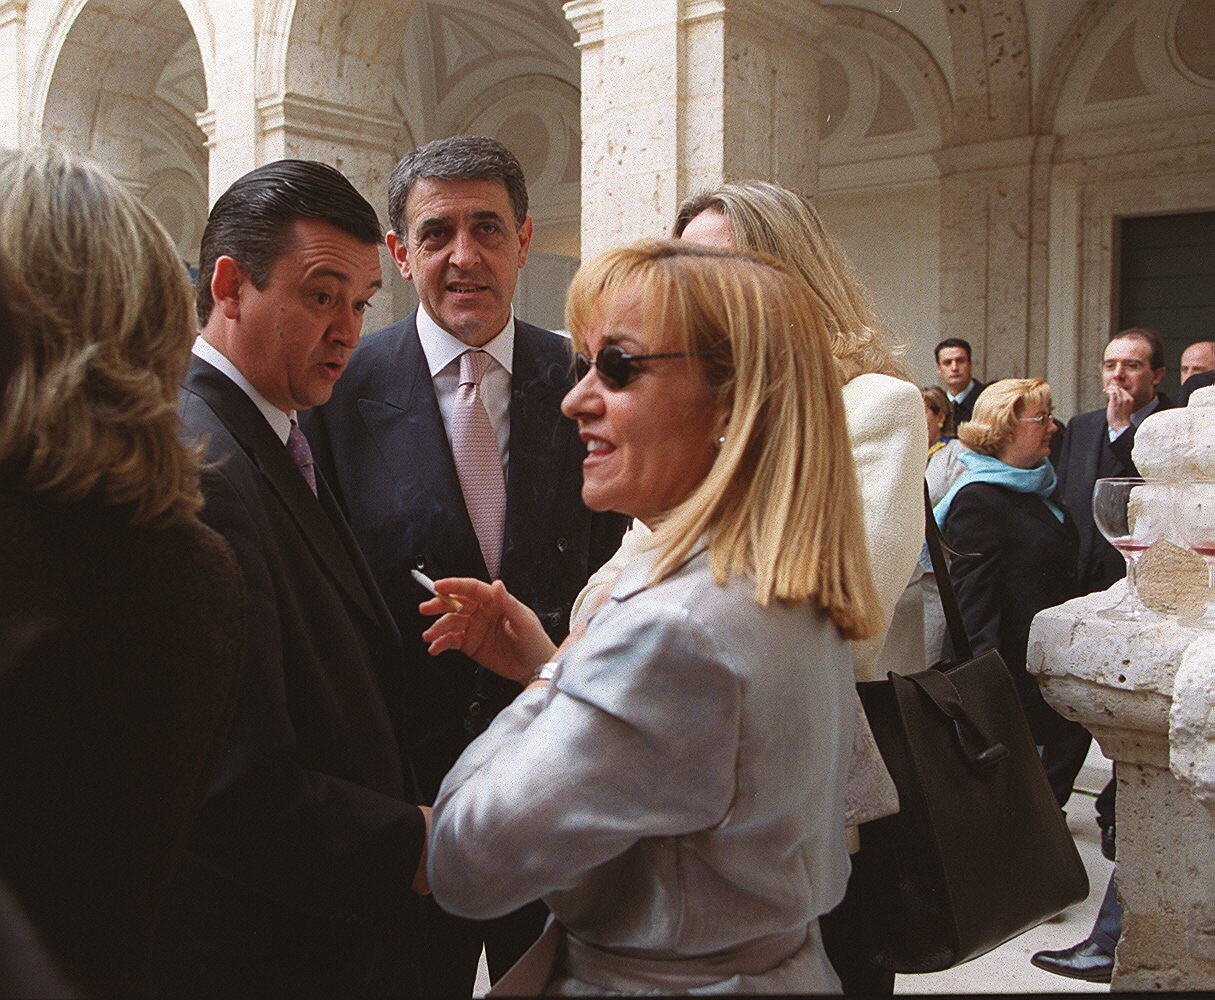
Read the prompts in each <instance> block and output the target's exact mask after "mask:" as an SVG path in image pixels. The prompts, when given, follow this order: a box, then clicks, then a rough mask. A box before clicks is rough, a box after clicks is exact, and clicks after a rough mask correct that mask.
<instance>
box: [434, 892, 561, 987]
mask: <svg viewBox="0 0 1215 1000" xmlns="http://www.w3.org/2000/svg"><path fill="white" fill-rule="evenodd" d="M547 919H548V908H547V907H546V906H545V905H544V904H543V903H541V902H539V901H537V902H535V903H528V904H527V906H524V907H521V908H520V909H518V910H515V911H514V912H513V913H508V914H506V916H503V917H495V918H494V919H493V920H466V919H464V918H463V917H456V916H452V914H450V913H448V912H446V911H445V910H444V909H443V908H442V907H441V906H439V904H438V903H436V902H435V901H434V897H433V896H427V897H426V898H425V900H424V902H423V906H422V936H423V940H424V942H425V948H424V950H423V954H422V964H423V970H424V973H425V977H426V983H427V986H428V990H427V996H429V997H443V998H451V1000H456V998H458V1000H468V998H469V997H471V996H472V993H473V987H474V986H475V985H476V982H477V964H478V963H479V962H480V960H481V949H482V947H484V948H485V957H486V961H487V962H488V964H489V978H490V981H491V982H497V980H499V979H500V978H501V977H502V975H503V973H505V972H506V970H507V969H509V968H510V967H511V966H512V965H514V964H515V963H516V962H517V961H519V959H520V958H522V957H523V953H524V952H525V951H527V949H528V948H530V947H531V946H532V944H533V943H535V940H536V938H538V937H539V936H540V932H541V931H542V930H544V922H545V921H546V920H547Z"/></svg>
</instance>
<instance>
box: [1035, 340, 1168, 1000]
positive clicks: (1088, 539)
mask: <svg viewBox="0 0 1215 1000" xmlns="http://www.w3.org/2000/svg"><path fill="white" fill-rule="evenodd" d="M1164 367H1165V366H1164V343H1163V342H1162V341H1161V339H1160V335H1159V334H1158V333H1156V331H1155V330H1151V329H1148V328H1147V327H1131V328H1130V329H1127V330H1121V331H1119V332H1118V333H1115V334H1114V335H1113V336H1111V337H1110V339H1109V342H1108V343H1107V344H1106V345H1105V354H1104V356H1103V358H1102V361H1101V375H1102V379H1103V380H1104V383H1105V396H1106V405H1105V406H1104V407H1103V408H1102V409H1099V410H1090V411H1089V412H1087V413H1081V414H1080V415H1079V416H1077V417H1074V418H1072V420H1071V421H1069V423H1068V425H1067V433H1066V435H1065V436H1064V439H1063V447H1062V449H1061V450H1060V455H1059V468H1058V470H1057V471H1058V475H1059V487H1060V493H1061V495H1062V497H1063V502H1064V503H1065V504H1066V506H1067V508H1068V511H1069V512H1070V513H1071V515H1072V517H1073V518H1074V519H1075V521H1076V526H1077V527H1078V529H1079V532H1080V556H1079V565H1078V570H1077V577H1078V580H1079V583H1080V587H1081V592H1082V593H1086V594H1088V593H1094V592H1096V591H1099V590H1106V589H1107V588H1109V587H1111V586H1112V585H1113V584H1114V583H1115V582H1116V581H1118V580H1120V579H1122V577H1123V576H1124V575H1125V574H1126V561H1125V559H1123V557H1122V555H1121V553H1119V552H1118V550H1117V549H1115V548H1114V547H1113V546H1112V545H1110V543H1109V542H1107V541H1106V540H1105V536H1104V535H1102V534H1101V532H1100V530H1099V529H1098V528H1097V525H1096V523H1095V522H1094V521H1093V486H1094V484H1095V483H1096V481H1097V480H1098V479H1106V478H1109V477H1111V476H1137V475H1139V471H1138V470H1137V469H1136V468H1135V463H1134V462H1133V461H1131V449H1132V448H1134V446H1135V431H1136V430H1137V429H1138V427H1139V425H1140V424H1141V423H1143V421H1144V420H1145V419H1146V418H1147V417H1148V416H1150V415H1151V414H1152V413H1155V412H1156V411H1157V410H1161V409H1167V408H1169V407H1170V406H1172V403H1171V402H1170V401H1169V399H1168V397H1167V396H1164V395H1163V394H1161V393H1158V392H1157V391H1156V387H1157V386H1158V385H1159V384H1160V380H1161V379H1162V378H1164ZM1089 742H1090V738H1089V737H1088V735H1087V733H1086V734H1085V736H1084V738H1083V739H1081V740H1077V741H1076V743H1075V745H1074V746H1070V747H1064V748H1061V749H1060V750H1059V751H1057V752H1055V753H1053V754H1052V753H1044V754H1043V760H1042V763H1043V765H1044V766H1045V767H1046V770H1047V773H1048V774H1051V775H1052V776H1054V775H1068V776H1069V777H1068V781H1072V780H1074V779H1075V776H1076V775H1077V774H1078V773H1079V772H1080V768H1081V767H1082V766H1083V765H1084V758H1085V756H1086V755H1087V753H1088V747H1089ZM1114 788H1115V786H1114V783H1113V781H1112V780H1111V781H1110V782H1109V784H1107V785H1106V787H1105V789H1104V790H1103V791H1102V792H1101V794H1100V795H1099V796H1098V797H1097V822H1098V824H1099V825H1100V826H1101V828H1102V838H1101V839H1102V850H1103V851H1104V852H1105V853H1106V856H1107V857H1109V858H1110V860H1113V853H1114V850H1113V830H1114V798H1115V796H1114ZM1121 928H1122V909H1121V907H1120V906H1119V905H1118V898H1117V895H1116V893H1115V889H1114V877H1113V875H1111V876H1110V882H1109V885H1108V886H1107V887H1106V892H1105V897H1104V898H1103V899H1102V902H1101V907H1100V909H1099V911H1098V913H1097V919H1096V922H1095V923H1094V924H1093V928H1092V930H1091V931H1090V932H1089V935H1088V937H1086V938H1085V939H1084V940H1083V941H1080V942H1079V943H1078V944H1075V945H1072V946H1071V947H1070V948H1063V949H1060V950H1057V951H1040V952H1037V953H1036V954H1034V955H1033V956H1032V957H1031V959H1030V961H1031V962H1033V964H1034V965H1036V966H1037V967H1038V968H1040V969H1045V970H1046V971H1048V972H1054V973H1056V974H1058V975H1061V976H1067V977H1068V978H1071V979H1082V980H1086V981H1089V982H1103V983H1108V982H1109V981H1110V980H1111V979H1112V978H1113V972H1114V948H1115V946H1116V945H1117V943H1118V937H1119V935H1120V933H1121Z"/></svg>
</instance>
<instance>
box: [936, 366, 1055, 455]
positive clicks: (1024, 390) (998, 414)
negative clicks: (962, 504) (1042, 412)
mask: <svg viewBox="0 0 1215 1000" xmlns="http://www.w3.org/2000/svg"><path fill="white" fill-rule="evenodd" d="M1038 408H1044V409H1047V410H1049V409H1050V385H1049V384H1048V383H1047V382H1046V381H1045V380H1044V379H1040V378H1005V379H1000V381H999V382H992V383H991V385H989V386H987V388H985V389H984V390H983V391H982V392H981V393H980V394H979V398H978V399H976V400H975V407H974V410H973V411H972V413H971V417H970V419H969V420H968V421H966V423H964V424H962V426H961V427H959V428H958V438H959V439H960V440H961V442H962V443H963V444H964V445H966V447H967V448H969V449H970V450H971V451H977V452H978V453H979V454H980V455H994V454H995V453H996V452H997V451H999V450H1000V444H1001V443H1002V442H1003V441H1004V440H1005V439H1006V438H1007V437H1008V436H1009V435H1010V434H1011V433H1012V432H1013V431H1014V430H1016V429H1017V418H1018V417H1020V416H1021V414H1023V413H1025V412H1026V411H1027V410H1030V409H1038Z"/></svg>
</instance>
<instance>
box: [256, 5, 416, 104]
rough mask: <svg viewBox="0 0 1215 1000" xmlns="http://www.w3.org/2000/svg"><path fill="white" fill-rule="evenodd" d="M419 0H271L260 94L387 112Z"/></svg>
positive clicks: (264, 20) (265, 17)
mask: <svg viewBox="0 0 1215 1000" xmlns="http://www.w3.org/2000/svg"><path fill="white" fill-rule="evenodd" d="M415 6H416V2H415V0H359V3H356V4H351V3H348V2H344V0H308V2H307V3H298V2H297V0H271V2H269V3H267V4H266V6H265V7H264V9H263V11H262V15H261V21H260V24H259V26H258V39H259V45H258V53H257V65H256V72H255V76H256V92H257V94H258V95H259V96H265V95H272V94H315V95H317V96H322V95H323V96H324V97H325V98H326V99H327V100H329V101H331V102H333V103H334V104H346V105H349V106H352V107H358V108H363V109H365V110H368V111H380V112H382V113H384V114H385V115H387V114H388V112H389V110H390V108H389V106H388V105H389V103H390V101H389V99H388V98H387V97H386V95H390V94H391V93H392V74H393V71H394V69H395V67H396V64H397V60H398V56H399V52H400V44H401V39H402V37H403V36H404V34H405V31H406V28H407V26H408V25H409V22H410V19H411V18H412V17H413V13H414V7H415Z"/></svg>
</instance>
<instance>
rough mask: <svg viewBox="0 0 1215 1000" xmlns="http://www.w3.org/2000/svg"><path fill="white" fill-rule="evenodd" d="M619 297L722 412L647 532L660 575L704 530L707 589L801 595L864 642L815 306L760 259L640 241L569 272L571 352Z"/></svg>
mask: <svg viewBox="0 0 1215 1000" xmlns="http://www.w3.org/2000/svg"><path fill="white" fill-rule="evenodd" d="M622 293H623V294H629V295H637V296H638V298H639V301H640V307H641V310H642V315H643V316H645V317H646V319H647V322H653V323H655V324H656V325H657V328H659V329H661V330H662V332H663V334H664V339H663V341H662V349H663V350H671V351H679V352H704V354H705V355H706V357H704V358H703V359H701V363H700V365H699V366H698V367H699V372H700V373H701V374H697V375H693V376H692V377H703V378H704V380H705V381H706V383H707V384H708V385H709V386H710V387H711V388H712V389H714V390H715V391H716V392H717V394H718V398H719V400H720V402H721V404H722V405H723V407H724V409H725V411H726V413H727V414H728V423H727V426H726V430H725V441H724V443H723V444H722V447H721V450H720V452H719V453H718V455H717V458H716V461H715V462H714V464H713V466H712V468H711V469H710V471H709V473H708V476H707V477H706V478H705V480H704V481H703V482H702V483H701V484H700V485H699V486H698V487H697V488H696V489H695V490H694V491H693V492H692V494H691V496H689V498H688V499H687V500H686V501H684V502H683V503H682V504H680V505H679V506H678V507H676V508H675V510H674V511H672V512H671V513H670V514H669V515H668V516H667V517H666V518H665V519H664V521H663V522H662V523H661V525H660V526H659V528H658V529H657V532H656V535H655V538H656V542H657V544H659V545H660V546H662V548H663V553H662V555H661V556H660V558H659V562H658V573H659V575H660V576H661V575H664V574H665V573H666V572H669V571H670V570H672V569H674V567H675V566H677V565H679V563H680V562H682V560H683V558H684V557H685V556H686V554H687V553H688V552H689V551H690V549H691V548H692V547H693V546H694V545H695V543H696V541H697V539H698V538H700V537H701V536H702V535H708V537H709V539H710V547H711V552H712V562H713V569H714V573H715V575H716V576H717V578H718V580H719V581H724V580H725V579H726V578H727V577H728V576H731V575H747V576H754V577H755V580H756V599H757V600H758V601H759V602H760V603H761V604H767V603H768V602H769V601H771V600H773V599H775V600H780V601H786V602H801V601H807V600H809V601H811V602H812V603H814V604H816V605H817V606H818V607H820V608H821V609H822V610H823V611H825V612H826V613H827V614H829V615H830V616H831V617H832V619H833V620H834V621H835V622H836V624H837V625H838V626H839V627H840V629H841V631H842V632H844V634H845V635H847V636H848V637H849V638H854V637H863V636H865V635H868V634H870V633H871V632H872V630H873V628H874V627H875V626H876V617H875V615H874V613H873V609H874V608H875V607H876V602H875V600H874V598H873V586H872V581H871V578H870V571H869V564H868V559H867V557H866V553H865V544H864V535H863V532H862V530H861V527H860V525H861V523H862V516H861V510H860V502H859V499H858V494H857V488H856V475H855V470H854V468H853V462H852V453H851V449H850V447H849V443H848V442H849V438H848V428H847V424H846V421H845V418H844V409H843V401H842V398H841V395H840V391H839V386H838V384H837V377H836V375H835V372H834V370H833V367H832V363H831V353H830V346H829V343H828V339H827V333H826V330H825V327H824V324H823V321H822V315H823V304H822V302H821V301H819V300H818V298H817V297H816V296H815V294H814V292H813V291H812V290H811V289H810V288H809V287H807V286H806V285H805V284H804V283H803V282H801V281H799V280H798V279H796V278H794V277H793V276H792V275H791V274H790V273H789V272H788V271H787V270H786V269H785V268H784V267H782V266H781V265H780V264H779V263H777V262H776V261H775V260H773V259H771V258H769V257H765V256H763V255H759V254H741V253H728V252H727V253H723V252H720V251H716V250H710V249H706V248H704V247H699V246H696V245H694V244H689V243H686V242H683V241H681V240H663V241H651V242H645V243H639V244H635V245H633V246H630V247H625V248H622V249H619V250H614V251H609V252H608V253H606V254H604V255H602V256H601V257H599V258H596V259H595V260H593V261H591V262H589V263H588V264H586V265H585V266H584V267H583V268H581V269H580V270H579V272H578V274H577V275H576V276H575V278H574V281H573V284H572V285H571V287H570V294H569V299H568V305H567V313H566V318H567V325H568V327H569V329H570V331H571V332H572V334H573V338H574V342H575V345H576V346H577V347H578V348H579V349H580V350H581V349H584V348H585V344H586V338H587V334H588V331H589V330H591V329H594V327H595V326H596V324H597V323H598V322H599V320H600V319H601V317H602V316H603V315H604V314H605V313H606V312H607V311H608V310H609V309H610V307H611V305H612V303H613V301H614V300H615V298H616V297H617V296H619V295H621V294H622ZM692 371H693V372H696V371H697V367H693V369H692Z"/></svg>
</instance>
